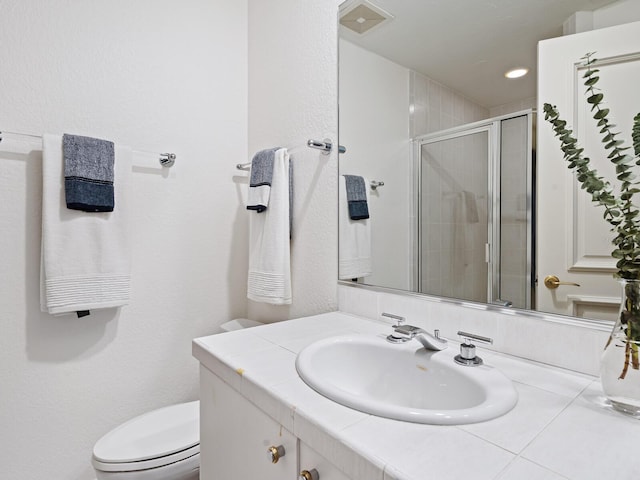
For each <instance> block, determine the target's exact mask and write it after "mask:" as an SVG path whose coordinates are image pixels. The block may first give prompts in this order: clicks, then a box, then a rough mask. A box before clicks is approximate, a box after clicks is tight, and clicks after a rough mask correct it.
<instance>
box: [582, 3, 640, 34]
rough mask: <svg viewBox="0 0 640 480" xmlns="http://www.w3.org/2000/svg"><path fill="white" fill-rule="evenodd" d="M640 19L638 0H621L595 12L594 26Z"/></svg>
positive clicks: (611, 25) (604, 26)
mask: <svg viewBox="0 0 640 480" xmlns="http://www.w3.org/2000/svg"><path fill="white" fill-rule="evenodd" d="M638 20H640V2H638V0H619V1H617V2H614V3H612V4H610V5H607V6H605V7H602V8H599V9H598V10H595V11H594V12H593V28H606V27H613V26H614V25H622V24H623V23H631V22H637V21H638Z"/></svg>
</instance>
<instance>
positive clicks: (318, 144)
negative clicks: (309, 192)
mask: <svg viewBox="0 0 640 480" xmlns="http://www.w3.org/2000/svg"><path fill="white" fill-rule="evenodd" d="M307 147H309V148H315V149H318V150H321V151H322V154H323V155H329V154H330V153H331V150H333V142H332V141H331V139H329V138H325V139H324V140H322V141H320V140H307ZM346 151H347V149H346V148H345V147H344V146H342V145H338V153H346ZM236 168H237V169H238V170H249V169H251V162H248V163H238V164H236Z"/></svg>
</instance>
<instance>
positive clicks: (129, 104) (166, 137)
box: [0, 0, 335, 480]
mask: <svg viewBox="0 0 640 480" xmlns="http://www.w3.org/2000/svg"><path fill="white" fill-rule="evenodd" d="M0 45H1V46H2V47H1V48H0V65H1V74H0V105H2V108H1V110H2V115H1V118H0V122H1V125H0V129H8V130H15V131H25V132H33V133H36V134H41V133H42V132H56V133H62V132H70V133H78V134H85V135H94V136H100V137H103V138H109V139H113V140H115V141H117V142H123V143H127V144H129V145H131V146H133V147H134V148H138V149H145V150H152V151H175V152H176V153H177V154H178V160H177V163H176V166H175V167H174V168H173V170H172V171H171V174H170V175H169V177H168V178H164V177H163V176H161V175H157V174H155V173H151V172H149V171H146V172H141V171H137V172H134V173H132V180H133V184H134V190H135V194H134V197H133V199H132V201H131V204H130V205H127V206H126V208H130V209H132V211H133V216H134V219H135V230H134V233H133V237H134V238H135V245H134V251H133V257H134V266H133V287H132V290H133V291H132V295H133V301H132V303H131V305H129V306H127V307H124V308H122V309H121V310H120V311H118V312H116V311H114V310H109V311H95V312H94V313H93V314H92V315H91V316H89V317H86V318H83V319H81V320H78V319H75V318H72V317H68V318H54V317H51V316H49V315H45V314H42V313H40V311H39V302H38V291H39V257H40V202H41V193H40V192H41V170H42V169H41V157H40V153H39V150H40V148H41V147H40V145H39V144H38V143H30V144H24V143H16V142H10V141H5V142H3V143H2V144H1V145H0V229H1V231H2V234H1V235H0V270H1V272H2V274H1V275H0V320H1V322H0V323H1V325H2V334H1V335H0V352H1V353H0V358H1V361H0V465H2V467H1V473H0V477H2V478H5V479H20V480H43V479H47V480H88V479H91V478H94V476H93V470H92V467H91V464H90V457H91V450H92V447H93V444H94V442H95V441H96V440H97V439H98V438H99V437H100V436H101V435H102V434H104V433H105V432H106V431H108V430H110V429H111V428H113V427H114V426H115V425H117V424H119V423H121V422H122V421H124V420H125V419H128V418H130V417H132V416H134V415H137V414H139V413H141V412H143V411H146V410H149V409H151V408H154V407H159V406H162V405H166V404H170V403H173V402H178V401H185V400H188V399H194V398H196V397H197V395H198V387H197V373H198V370H197V362H196V361H195V360H194V359H193V358H192V357H191V339H192V338H194V337H197V336H201V335H205V334H209V333H212V332H214V331H215V330H216V327H217V325H218V324H220V323H221V322H223V321H225V320H227V319H229V318H231V317H234V316H243V315H245V314H246V300H245V298H244V294H245V288H246V281H245V277H246V258H245V257H246V255H245V252H246V249H247V243H246V235H247V228H246V217H245V211H244V206H243V205H242V204H241V193H240V189H241V188H242V189H244V188H245V187H246V186H245V185H244V184H241V183H238V182H234V181H233V176H234V175H235V174H236V173H235V172H236V170H235V168H234V166H235V164H236V163H237V162H239V161H244V160H245V159H246V158H247V155H248V153H247V108H248V107H247V94H246V90H247V53H246V51H247V2H246V1H243V0H184V1H182V2H179V3H176V2H172V1H168V0H139V1H136V2H130V1H127V0H94V1H91V2H85V1H81V0H58V1H56V2H46V1H39V0H3V1H2V2H0ZM326 88H327V89H328V88H329V87H326ZM329 103H331V102H329ZM326 130H330V128H329V126H327V128H326ZM324 133H325V131H320V132H317V134H318V135H320V136H321V135H322V134H324ZM25 151H26V152H27V153H26V154H24V153H20V152H25ZM28 152H31V153H28ZM134 162H135V163H136V164H140V165H145V164H149V165H150V166H152V167H153V168H155V165H156V163H155V162H156V160H155V159H154V158H153V157H151V158H149V159H147V158H142V157H136V158H134ZM323 182H324V183H328V182H327V181H324V179H323ZM328 208H329V209H330V207H328ZM332 214H333V212H332ZM309 221H312V219H310V220H309ZM330 234H331V232H329V233H328V234H327V235H330ZM320 254H321V255H326V252H325V251H322V252H320ZM320 258H322V257H320ZM318 261H319V262H320V260H318ZM330 288H333V289H335V281H334V280H333V278H332V282H331V284H330ZM325 290H328V288H327V287H325Z"/></svg>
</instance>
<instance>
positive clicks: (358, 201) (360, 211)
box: [344, 175, 369, 220]
mask: <svg viewBox="0 0 640 480" xmlns="http://www.w3.org/2000/svg"><path fill="white" fill-rule="evenodd" d="M344 180H345V182H344V183H345V187H346V190H347V204H348V205H349V218H351V220H366V219H367V218H369V205H368V203H367V190H366V188H367V187H366V185H365V183H364V178H362V177H361V176H359V175H344Z"/></svg>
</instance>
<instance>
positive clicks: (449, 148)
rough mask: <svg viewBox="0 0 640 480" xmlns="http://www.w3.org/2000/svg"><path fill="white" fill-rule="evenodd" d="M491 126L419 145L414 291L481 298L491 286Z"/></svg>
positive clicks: (483, 300)
mask: <svg viewBox="0 0 640 480" xmlns="http://www.w3.org/2000/svg"><path fill="white" fill-rule="evenodd" d="M493 135H494V134H493V128H492V126H491V125H488V126H483V127H480V128H476V129H471V130H468V131H464V132H461V133H453V134H449V135H443V136H439V137H436V138H431V139H429V140H423V141H422V142H421V144H420V165H419V185H418V189H419V198H420V204H419V222H418V225H419V226H418V257H419V265H420V268H419V274H418V289H419V291H420V292H421V293H427V294H432V295H439V296H445V297H453V298H459V299H463V300H472V301H477V302H486V301H487V299H488V298H491V296H490V289H491V281H490V274H491V267H490V263H489V262H490V248H489V245H490V235H491V225H492V216H493V212H492V210H491V209H490V208H488V206H490V205H492V204H493V202H491V197H492V186H491V183H490V179H491V171H490V170H491V165H492V162H491V158H492V153H493V152H492V148H491V145H492V141H491V140H492V138H491V137H492V136H493Z"/></svg>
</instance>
